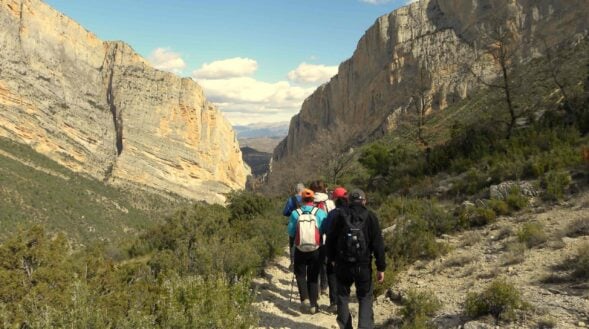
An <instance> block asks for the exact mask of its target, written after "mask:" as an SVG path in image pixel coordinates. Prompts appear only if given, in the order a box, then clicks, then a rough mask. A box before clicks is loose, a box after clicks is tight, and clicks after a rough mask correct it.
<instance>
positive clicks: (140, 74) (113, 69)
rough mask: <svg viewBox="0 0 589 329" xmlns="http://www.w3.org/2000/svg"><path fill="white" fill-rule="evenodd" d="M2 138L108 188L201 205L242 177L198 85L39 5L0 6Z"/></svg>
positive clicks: (227, 135) (31, 1) (27, 0)
mask: <svg viewBox="0 0 589 329" xmlns="http://www.w3.org/2000/svg"><path fill="white" fill-rule="evenodd" d="M0 136H2V137H6V138H9V139H12V140H15V141H17V142H21V143H25V144H28V145H30V146H31V147H33V148H34V149H35V150H36V151H37V152H40V153H42V154H45V155H47V156H48V157H49V158H51V159H53V160H55V161H57V162H59V163H60V164H62V165H64V166H66V167H68V168H70V169H72V170H74V171H77V172H83V173H87V174H89V175H91V176H93V177H95V178H96V179H100V180H103V181H105V182H108V183H110V184H132V185H137V186H140V187H144V188H147V189H153V190H157V191H169V192H173V193H176V194H179V195H181V196H183V197H187V198H191V199H196V200H206V201H208V202H221V203H222V202H223V201H224V196H223V195H222V194H223V193H226V192H228V191H230V190H233V189H240V188H243V187H244V186H245V181H246V177H247V175H248V174H249V168H247V166H246V165H244V163H243V161H242V158H241V151H240V149H239V145H238V143H237V140H236V137H235V133H234V131H233V129H232V127H231V125H230V124H229V122H228V121H227V120H226V119H225V118H224V117H223V115H222V114H221V112H220V111H219V110H217V109H216V108H215V107H214V106H213V105H212V104H210V103H209V102H208V101H207V100H206V99H205V96H204V94H203V91H202V89H201V88H200V86H198V84H196V83H195V82H194V81H192V80H191V79H188V78H181V77H178V76H176V75H174V74H171V73H167V72H162V71H159V70H156V69H154V68H153V67H151V66H150V65H149V64H148V63H147V62H146V61H145V60H144V59H143V58H142V57H141V56H139V55H138V54H137V53H135V52H134V51H133V49H132V48H131V47H130V46H128V45H127V44H125V43H123V42H118V41H117V42H110V41H101V40H99V39H98V38H97V37H96V36H95V35H94V34H92V33H91V32H89V31H87V30H85V29H84V28H83V27H82V26H80V25H79V24H77V23H76V22H74V21H73V20H71V19H70V18H68V17H66V16H64V15H63V14H61V13H59V12H57V11H56V10H54V9H52V8H51V7H49V6H48V5H46V4H44V3H43V2H41V1H39V0H1V1H0Z"/></svg>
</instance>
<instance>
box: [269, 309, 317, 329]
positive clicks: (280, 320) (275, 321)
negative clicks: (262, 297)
mask: <svg viewBox="0 0 589 329" xmlns="http://www.w3.org/2000/svg"><path fill="white" fill-rule="evenodd" d="M259 314H260V324H259V325H260V326H261V327H265V328H275V327H285V328H297V329H325V328H324V327H320V326H317V325H314V324H311V323H304V322H297V321H293V320H291V319H287V318H284V317H281V316H279V315H276V314H271V313H267V312H260V313H259Z"/></svg>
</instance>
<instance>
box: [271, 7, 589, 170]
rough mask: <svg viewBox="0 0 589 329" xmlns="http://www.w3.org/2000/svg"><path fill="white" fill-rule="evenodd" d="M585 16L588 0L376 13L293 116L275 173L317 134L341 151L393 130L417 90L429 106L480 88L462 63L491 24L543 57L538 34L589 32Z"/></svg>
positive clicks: (470, 61)
mask: <svg viewBox="0 0 589 329" xmlns="http://www.w3.org/2000/svg"><path fill="white" fill-rule="evenodd" d="M502 13H506V14H505V15H503V14H502ZM588 16H589V1H587V0H571V1H566V2H563V1H558V0H542V1H532V0H511V1H503V0H475V1H472V0H420V1H418V2H415V3H413V4H411V5H409V6H405V7H403V8H400V9H398V10H396V11H394V12H392V13H390V14H388V15H385V16H382V17H380V18H379V19H378V20H377V21H376V23H375V24H374V25H373V26H372V27H371V28H370V29H368V31H367V32H366V34H365V35H364V36H363V37H362V38H361V40H360V41H359V42H358V46H357V49H356V51H355V52H354V54H353V56H352V57H351V58H350V59H349V60H347V61H345V62H343V63H342V64H341V65H340V67H339V71H338V74H337V75H336V76H334V77H333V78H332V79H331V81H330V82H328V83H326V84H325V85H323V86H321V87H319V88H318V89H317V90H316V91H315V92H314V93H313V94H312V95H311V96H310V97H309V98H307V99H306V100H305V102H304V103H303V106H302V109H301V111H300V113H299V114H298V115H296V116H294V117H293V118H292V120H291V122H290V127H289V133H288V136H287V137H286V138H285V139H284V140H283V141H282V142H281V143H280V144H279V145H278V146H277V148H276V149H275V151H274V155H273V171H274V175H275V176H280V175H281V174H282V173H281V171H280V168H281V164H282V163H288V162H289V161H288V158H290V157H296V158H298V159H301V158H303V157H301V154H302V153H303V152H304V150H305V149H308V145H309V144H313V143H316V141H318V140H321V138H322V137H327V139H328V140H329V141H331V143H332V144H331V145H333V144H335V145H338V146H339V147H341V148H342V149H344V148H346V147H349V146H352V145H357V144H360V143H362V142H363V141H365V140H367V139H369V138H371V137H376V136H380V135H382V134H383V133H384V132H386V131H390V130H392V129H395V127H396V117H397V116H398V114H399V113H400V112H401V111H402V110H404V109H406V108H408V107H409V106H410V102H411V98H412V96H414V95H415V94H416V93H420V91H424V94H425V97H424V98H426V99H427V100H428V102H427V103H428V104H427V106H426V107H427V108H426V110H427V111H439V110H443V109H444V108H446V107H447V106H448V105H449V104H452V103H454V102H456V101H458V100H460V99H463V98H465V97H467V96H468V95H469V94H471V93H472V92H473V91H475V90H477V89H478V88H480V87H481V84H480V82H479V81H478V79H476V78H475V77H474V76H473V75H472V74H470V73H468V70H467V68H469V67H473V66H474V63H475V61H476V59H477V56H478V55H480V53H481V51H480V50H481V49H482V48H483V47H484V46H486V45H485V44H482V43H483V41H482V40H484V38H483V35H485V34H488V32H489V31H490V30H491V26H493V24H495V22H497V21H503V22H505V21H508V22H509V24H507V25H508V26H509V28H510V30H512V31H513V32H514V34H515V35H516V39H517V40H518V44H519V46H518V49H517V52H516V53H517V55H518V58H524V59H525V58H530V57H533V56H539V55H541V53H542V49H543V47H544V41H543V40H545V41H546V43H547V44H548V45H549V46H552V45H555V44H559V43H561V42H563V40H568V41H569V42H570V40H573V39H574V38H575V36H576V35H579V34H586V33H587V31H588V28H589V23H588V21H587V19H586V18H587V17H588ZM501 17H509V19H508V20H506V19H502V18H501ZM479 63H483V64H479V66H481V67H483V70H482V72H481V77H484V78H489V79H491V78H493V77H494V76H496V73H497V70H492V69H489V66H490V64H489V63H491V59H490V57H489V56H487V57H484V56H483V57H482V59H481V61H480V62H479ZM484 63H486V64H489V65H484ZM485 68H486V69H485ZM422 74H423V75H422ZM420 77H422V78H420ZM414 100H415V97H414Z"/></svg>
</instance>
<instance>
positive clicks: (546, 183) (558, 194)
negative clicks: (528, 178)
mask: <svg viewBox="0 0 589 329" xmlns="http://www.w3.org/2000/svg"><path fill="white" fill-rule="evenodd" d="M571 182H572V180H571V175H570V174H569V173H568V172H566V171H562V170H561V171H550V172H548V173H546V174H545V175H544V177H543V178H542V183H541V185H542V187H543V188H544V194H543V195H542V198H543V199H544V200H547V201H557V200H561V199H562V198H563V197H564V194H565V191H566V189H567V188H568V187H569V185H570V184H571Z"/></svg>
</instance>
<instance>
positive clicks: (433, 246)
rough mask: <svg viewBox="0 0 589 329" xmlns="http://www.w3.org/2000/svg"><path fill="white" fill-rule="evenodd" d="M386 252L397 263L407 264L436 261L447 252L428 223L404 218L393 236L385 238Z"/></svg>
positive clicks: (422, 220) (418, 218)
mask: <svg viewBox="0 0 589 329" xmlns="http://www.w3.org/2000/svg"><path fill="white" fill-rule="evenodd" d="M385 248H386V252H387V253H388V255H389V256H390V257H392V258H393V259H394V260H395V261H396V262H399V263H402V264H406V263H409V264H410V263H413V262H414V261H416V260H419V259H435V258H437V257H438V256H440V255H443V254H444V253H445V252H446V251H447V250H446V249H447V247H446V246H445V245H444V244H441V243H438V242H437V241H436V237H435V234H434V233H433V231H432V230H431V228H429V225H428V223H427V222H426V221H425V220H424V219H423V218H420V217H411V218H407V217H402V218H401V219H399V220H398V221H397V227H396V228H395V230H394V232H393V234H390V235H387V236H385Z"/></svg>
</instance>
